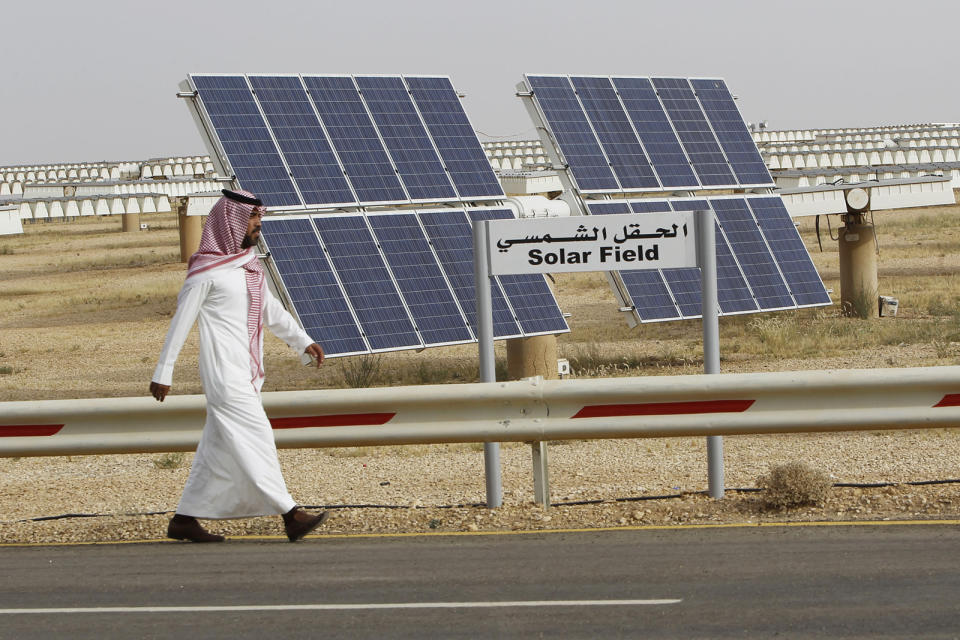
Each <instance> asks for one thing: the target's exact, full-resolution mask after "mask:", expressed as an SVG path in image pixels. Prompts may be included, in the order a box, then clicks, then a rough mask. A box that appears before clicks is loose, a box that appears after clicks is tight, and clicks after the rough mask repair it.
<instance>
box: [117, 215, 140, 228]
mask: <svg viewBox="0 0 960 640" xmlns="http://www.w3.org/2000/svg"><path fill="white" fill-rule="evenodd" d="M120 218H121V229H123V231H124V232H127V231H140V214H139V213H121V214H120Z"/></svg>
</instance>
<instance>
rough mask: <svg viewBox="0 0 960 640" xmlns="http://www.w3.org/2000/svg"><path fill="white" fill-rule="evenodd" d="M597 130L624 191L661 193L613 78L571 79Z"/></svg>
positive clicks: (594, 128)
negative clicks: (654, 190) (655, 191)
mask: <svg viewBox="0 0 960 640" xmlns="http://www.w3.org/2000/svg"><path fill="white" fill-rule="evenodd" d="M570 81H571V82H572V83H573V86H574V88H576V90H577V95H578V96H579V97H580V102H581V103H582V104H583V109H584V111H585V112H586V114H587V117H588V118H589V119H590V123H591V124H592V125H593V130H594V131H595V132H596V134H597V138H598V139H599V141H600V144H601V145H602V147H603V150H604V152H605V153H606V156H607V158H609V160H610V166H611V167H612V168H613V171H614V173H616V174H617V179H618V180H619V181H620V185H621V186H622V187H623V188H624V189H628V190H630V189H658V188H659V187H660V183H659V182H658V181H657V177H656V176H655V175H654V174H653V169H651V168H650V161H649V160H647V156H646V154H644V151H643V146H642V145H641V144H640V141H639V140H637V134H636V133H634V131H633V126H632V125H631V124H630V120H629V119H628V118H627V114H626V113H624V111H623V106H622V105H621V104H620V100H618V99H617V94H616V92H615V91H614V89H613V85H612V84H610V79H609V78H596V77H573V78H570Z"/></svg>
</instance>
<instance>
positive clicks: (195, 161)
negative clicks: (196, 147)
mask: <svg viewBox="0 0 960 640" xmlns="http://www.w3.org/2000/svg"><path fill="white" fill-rule="evenodd" d="M214 173H215V169H214V166H213V163H212V162H211V161H210V158H209V156H178V157H172V158H156V159H151V160H145V161H142V162H113V163H109V162H90V163H73V164H51V165H23V166H8V167H0V195H8V194H12V195H19V194H22V193H23V192H24V186H25V185H27V184H29V183H35V182H60V183H63V182H103V181H111V180H113V181H116V180H156V179H162V180H170V179H174V178H183V177H186V178H211V177H213V175H214Z"/></svg>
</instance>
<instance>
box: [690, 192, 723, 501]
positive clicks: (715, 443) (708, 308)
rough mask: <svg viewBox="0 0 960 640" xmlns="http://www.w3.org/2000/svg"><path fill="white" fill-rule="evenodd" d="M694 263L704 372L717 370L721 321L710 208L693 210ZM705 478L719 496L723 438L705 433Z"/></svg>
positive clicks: (716, 495)
mask: <svg viewBox="0 0 960 640" xmlns="http://www.w3.org/2000/svg"><path fill="white" fill-rule="evenodd" d="M696 220H697V262H698V263H699V265H700V278H701V285H702V286H701V289H702V293H703V295H702V297H701V300H702V302H701V308H700V310H701V316H702V317H703V372H704V373H720V320H719V317H718V316H719V303H718V302H717V237H716V231H715V223H714V214H713V210H712V209H707V210H705V211H697V212H696ZM707 477H708V478H709V485H708V487H709V493H710V497H711V498H722V497H723V491H724V487H723V485H724V480H723V437H722V436H707Z"/></svg>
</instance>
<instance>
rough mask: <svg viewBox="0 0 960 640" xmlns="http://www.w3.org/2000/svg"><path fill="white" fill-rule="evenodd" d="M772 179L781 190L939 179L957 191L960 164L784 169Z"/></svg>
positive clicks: (959, 183) (774, 174)
mask: <svg viewBox="0 0 960 640" xmlns="http://www.w3.org/2000/svg"><path fill="white" fill-rule="evenodd" d="M772 175H773V180H774V182H775V183H776V184H777V186H778V187H780V188H781V189H788V188H789V189H792V188H796V187H813V186H817V185H821V184H842V183H856V182H870V181H877V180H910V179H918V178H926V177H940V178H942V179H944V180H947V181H948V182H949V183H950V185H951V187H952V188H955V189H960V163H950V164H918V165H903V166H895V167H889V166H859V167H841V168H835V167H824V168H819V169H793V170H790V169H785V170H781V171H774V172H773V174H772Z"/></svg>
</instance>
